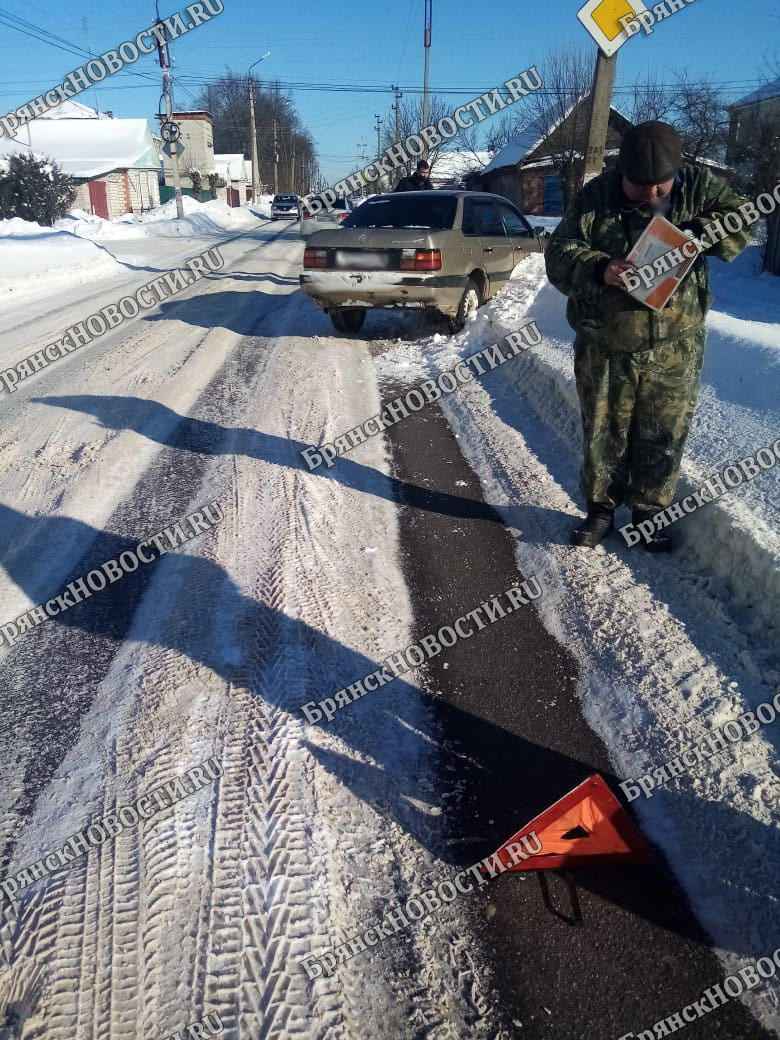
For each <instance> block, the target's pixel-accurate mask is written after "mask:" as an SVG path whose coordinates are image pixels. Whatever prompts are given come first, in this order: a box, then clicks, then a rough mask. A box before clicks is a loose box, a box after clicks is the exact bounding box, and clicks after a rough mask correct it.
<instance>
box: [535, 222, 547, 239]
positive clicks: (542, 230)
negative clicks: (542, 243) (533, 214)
mask: <svg viewBox="0 0 780 1040" xmlns="http://www.w3.org/2000/svg"><path fill="white" fill-rule="evenodd" d="M534 234H535V235H536V237H537V238H549V237H550V232H549V231H548V230H547V228H546V227H542V225H541V224H537V226H536V227H535V228H534Z"/></svg>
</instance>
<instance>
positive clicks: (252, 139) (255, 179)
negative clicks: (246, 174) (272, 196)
mask: <svg viewBox="0 0 780 1040" xmlns="http://www.w3.org/2000/svg"><path fill="white" fill-rule="evenodd" d="M270 55H271V52H270V51H267V52H266V53H265V54H264V55H263V56H262V58H258V59H257V61H256V62H253V64H252V65H250V66H249V72H248V73H247V74H246V78H247V82H248V83H249V146H250V153H249V154H250V156H251V159H252V202H254V203H255V204H257V186H258V184H259V183H260V171H259V169H258V165H257V131H256V130H255V88H254V84H253V83H252V69H253V68H254V67H255V65H259V64H260V62H261V61H265V59H266V58H268V57H270Z"/></svg>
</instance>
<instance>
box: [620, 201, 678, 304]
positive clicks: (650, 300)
mask: <svg viewBox="0 0 780 1040" xmlns="http://www.w3.org/2000/svg"><path fill="white" fill-rule="evenodd" d="M685 242H690V239H689V238H688V236H687V235H686V234H685V233H684V232H682V231H680V229H679V228H676V227H675V226H674V224H670V223H669V221H668V220H667V219H666V218H665V217H659V216H655V217H653V219H652V220H651V221H650V223H649V224H648V225H647V227H646V228H645V230H644V231H643V232H642V234H641V235H640V237H639V239H638V240H637V242H636V244H635V245H634V248H633V249H632V250H631V252H630V253H629V254H628V256H627V257H626V260H628V261H630V262H631V263H632V264H633V265H634V267H635V268H637V270H638V269H639V268H640V267H644V266H645V265H646V264H649V265H650V266H652V265H653V263H654V262H655V261H656V260H658V259H659V257H662V256H663V255H664V254H665V253H668V252H669V250H670V249H676V248H679V247H680V246H682V245H683V244H684V243H685ZM694 259H695V256H694V257H692V258H691V259H689V260H683V261H682V262H681V263H679V264H677V265H675V266H670V267H669V268H668V269H667V270H666V271H663V272H660V273H657V272H656V273H654V277H653V278H652V281H651V284H650V285H649V286H646V285H644V284H641V285H638V286H637V288H636V289H633V290H632V292H631V295H632V296H633V297H634V299H636V300H639V301H640V302H641V303H643V304H644V305H645V306H646V307H649V308H650V310H653V311H660V310H663V308H664V307H665V306H666V303H667V301H668V300H669V298H670V297H671V296H672V295H673V294H674V292H675V290H676V289H677V286H678V285H679V284H680V282H681V281H682V280H683V278H684V277H685V275H686V274H687V273H688V268H689V267H690V266H691V264H692V263H693V261H694Z"/></svg>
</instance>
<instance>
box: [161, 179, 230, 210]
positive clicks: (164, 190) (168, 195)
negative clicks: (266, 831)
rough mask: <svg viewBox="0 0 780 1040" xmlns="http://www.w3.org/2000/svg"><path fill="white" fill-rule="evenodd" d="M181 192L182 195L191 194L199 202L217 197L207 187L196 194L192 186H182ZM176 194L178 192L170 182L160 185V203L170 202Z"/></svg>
mask: <svg viewBox="0 0 780 1040" xmlns="http://www.w3.org/2000/svg"><path fill="white" fill-rule="evenodd" d="M181 193H182V195H191V196H192V197H193V198H194V199H196V200H197V201H198V202H211V200H212V199H215V198H216V197H217V196H216V195H212V194H211V192H210V191H208V190H207V189H204V190H203V191H202V192H201V193H200V195H196V194H195V192H194V191H193V190H192V188H182V189H181ZM175 194H176V191H175V189H174V188H172V187H171V186H170V185H169V184H161V185H160V205H164V204H165V203H166V202H170V201H171V199H172V198H173V197H174V195H175Z"/></svg>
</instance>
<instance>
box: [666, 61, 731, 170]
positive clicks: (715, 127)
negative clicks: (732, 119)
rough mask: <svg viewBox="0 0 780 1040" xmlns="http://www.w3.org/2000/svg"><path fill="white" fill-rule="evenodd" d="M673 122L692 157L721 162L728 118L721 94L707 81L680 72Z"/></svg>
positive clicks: (675, 88) (675, 92)
mask: <svg viewBox="0 0 780 1040" xmlns="http://www.w3.org/2000/svg"><path fill="white" fill-rule="evenodd" d="M672 122H674V124H675V125H676V127H677V129H678V131H679V132H680V136H681V137H682V139H683V150H684V151H685V153H686V154H687V155H689V156H690V157H691V158H694V157H699V158H706V159H718V160H722V159H723V158H724V157H725V154H726V142H727V141H728V115H727V112H726V106H725V101H724V97H723V93H722V91H720V90H718V89H717V88H716V87H715V86H714V85H713V84H712V83H711V82H709V81H707V80H701V81H695V80H692V79H691V77H690V76H689V74H688V73H687V72H685V71H683V72H681V73H679V75H678V77H677V82H676V84H675V87H674V106H673V109H672Z"/></svg>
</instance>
